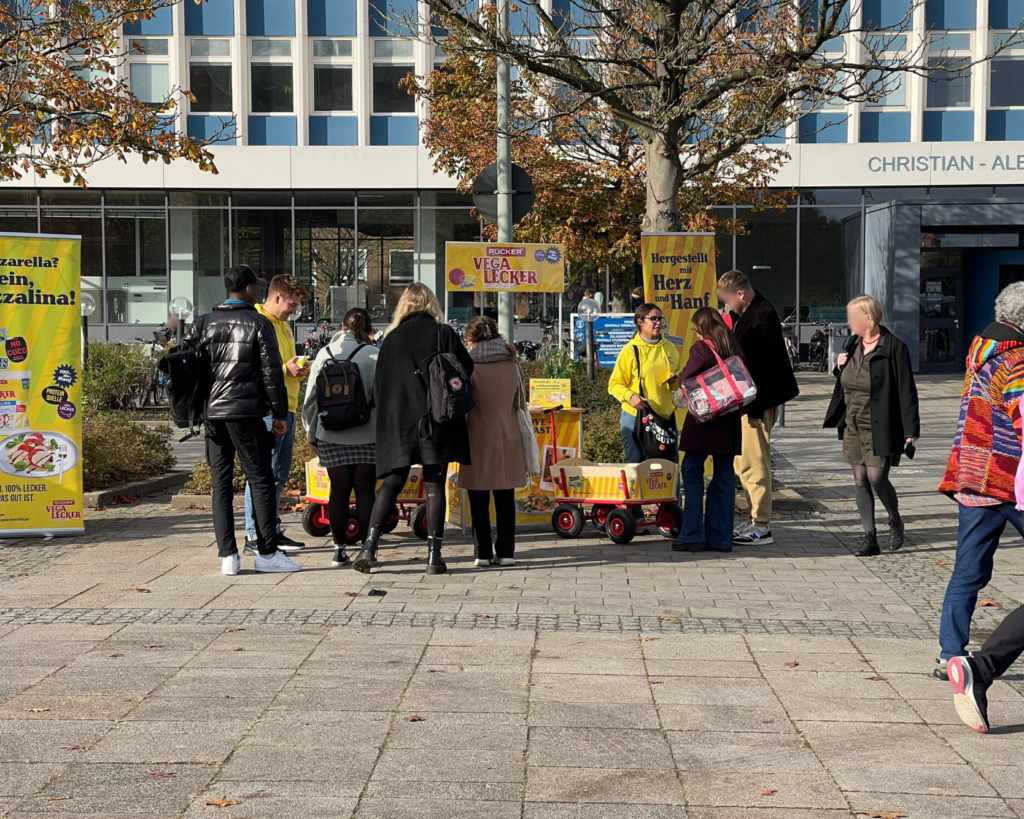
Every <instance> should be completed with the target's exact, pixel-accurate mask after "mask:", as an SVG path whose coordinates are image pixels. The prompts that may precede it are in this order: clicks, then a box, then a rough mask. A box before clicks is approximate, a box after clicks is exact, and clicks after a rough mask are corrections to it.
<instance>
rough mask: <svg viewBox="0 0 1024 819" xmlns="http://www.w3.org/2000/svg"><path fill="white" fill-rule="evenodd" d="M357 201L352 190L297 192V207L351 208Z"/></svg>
mask: <svg viewBox="0 0 1024 819" xmlns="http://www.w3.org/2000/svg"><path fill="white" fill-rule="evenodd" d="M355 203H356V195H355V193H354V192H352V191H298V192H297V193H296V194H295V207H297V208H351V207H352V206H353V205H355Z"/></svg>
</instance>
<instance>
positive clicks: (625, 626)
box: [0, 608, 935, 640]
mask: <svg viewBox="0 0 1024 819" xmlns="http://www.w3.org/2000/svg"><path fill="white" fill-rule="evenodd" d="M68 623H87V624H97V623H103V624H113V625H131V624H136V623H139V624H151V625H165V626H166V625H181V626H211V625H217V626H219V625H226V626H235V625H247V626H260V625H275V626H276V625H298V626H310V625H314V626H315V625H323V626H355V627H364V626H378V627H389V626H401V627H412V628H469V629H498V630H509V631H571V632H605V633H608V632H639V631H645V632H648V631H650V632H654V631H656V632H661V633H664V634H797V635H815V636H817V635H826V636H827V635H831V636H837V637H902V638H907V639H918V640H932V639H934V638H935V631H934V629H932V628H931V627H930V626H928V625H926V624H923V623H922V624H915V623H892V622H886V621H880V622H862V621H859V620H856V621H848V620H768V619H744V620H739V619H727V618H691V617H682V618H676V617H635V616H628V615H596V614H595V615H588V614H551V615H545V614H495V615H487V614H430V613H412V612H410V613H403V612H365V611H360V612H349V611H331V610H326V609H317V610H310V609H269V610H266V611H250V610H238V609H235V610H228V609H71V608H68V609H54V608H49V609H37V608H17V609H0V625H30V624H31V625H46V624H55V625H66V624H68Z"/></svg>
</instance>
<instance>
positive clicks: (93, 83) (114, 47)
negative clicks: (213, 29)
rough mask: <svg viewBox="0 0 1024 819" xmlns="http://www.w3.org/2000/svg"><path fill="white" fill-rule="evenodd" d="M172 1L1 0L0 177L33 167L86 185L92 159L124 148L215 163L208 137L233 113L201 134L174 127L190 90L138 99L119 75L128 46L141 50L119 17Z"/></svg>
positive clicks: (121, 154)
mask: <svg viewBox="0 0 1024 819" xmlns="http://www.w3.org/2000/svg"><path fill="white" fill-rule="evenodd" d="M198 1H199V0H185V2H198ZM177 2H180V0H88V2H82V1H81V0H58V1H57V2H54V1H53V0H0V129H2V136H0V181H2V180H12V179H20V178H21V177H22V176H23V175H24V174H26V173H32V172H34V173H35V174H37V175H38V176H39V177H46V176H48V175H50V174H55V175H56V176H58V177H60V178H61V179H63V180H64V181H65V182H73V183H75V184H77V185H84V184H85V172H86V170H87V169H88V168H89V167H90V166H92V165H94V164H95V163H97V162H100V161H102V160H104V159H107V158H110V157H116V158H118V159H121V160H124V159H125V158H126V157H127V155H129V154H135V155H137V156H139V157H141V158H142V161H143V162H152V161H156V160H161V161H163V162H166V163H169V162H170V161H171V160H172V159H176V158H182V159H184V160H186V161H189V162H193V163H195V164H196V165H198V166H199V167H200V168H201V169H202V170H204V171H212V172H214V173H216V168H215V167H214V164H213V157H212V155H211V154H210V152H209V150H208V149H207V148H206V147H205V145H206V144H208V143H210V142H218V141H222V140H223V139H225V138H227V137H228V136H229V135H230V132H231V131H232V130H233V123H231V122H228V123H226V124H225V126H224V128H223V129H222V131H221V132H220V133H219V134H216V135H214V136H213V137H212V138H211V139H209V140H204V141H203V143H200V142H198V141H197V140H195V139H193V138H191V137H188V136H186V135H185V134H184V133H182V132H181V131H180V130H178V129H176V128H175V122H176V120H177V118H178V112H179V111H180V103H181V101H182V99H183V97H185V96H186V95H187V93H188V92H187V91H185V90H183V89H180V88H175V89H171V91H170V93H169V94H168V95H167V96H166V97H165V98H164V99H161V100H157V101H147V102H142V101H140V100H139V99H137V98H136V96H135V95H134V94H132V92H131V89H130V88H129V87H128V83H127V80H126V77H125V71H124V67H125V62H126V59H127V57H128V54H129V52H130V51H131V50H132V49H135V50H136V52H137V53H143V52H142V47H141V45H140V44H139V43H133V42H132V41H131V40H130V39H128V40H127V46H126V44H125V43H126V40H125V38H122V33H121V32H122V27H123V26H124V25H125V24H126V23H136V22H138V21H139V20H145V19H149V18H152V17H153V16H154V15H155V14H156V12H157V11H158V10H159V9H161V8H164V7H166V6H171V5H174V4H175V3H177Z"/></svg>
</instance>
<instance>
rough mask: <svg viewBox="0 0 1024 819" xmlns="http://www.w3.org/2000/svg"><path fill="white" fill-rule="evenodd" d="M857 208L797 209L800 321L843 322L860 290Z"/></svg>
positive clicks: (859, 242) (859, 236)
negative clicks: (851, 301)
mask: <svg viewBox="0 0 1024 819" xmlns="http://www.w3.org/2000/svg"><path fill="white" fill-rule="evenodd" d="M861 222H862V220H861V212H860V208H829V207H825V208H811V207H803V208H801V209H800V321H801V322H810V323H811V324H818V323H821V324H830V323H845V322H846V309H845V305H846V304H847V302H849V301H850V299H852V298H853V297H854V296H856V295H857V294H858V293H860V292H861V289H862V288H861V273H860V267H861V262H860V259H861V241H862V238H861V227H862V224H861Z"/></svg>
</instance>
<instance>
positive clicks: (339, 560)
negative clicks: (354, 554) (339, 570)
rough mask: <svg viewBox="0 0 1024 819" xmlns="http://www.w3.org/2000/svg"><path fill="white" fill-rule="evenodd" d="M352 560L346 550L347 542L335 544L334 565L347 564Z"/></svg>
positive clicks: (332, 562) (332, 563)
mask: <svg viewBox="0 0 1024 819" xmlns="http://www.w3.org/2000/svg"><path fill="white" fill-rule="evenodd" d="M351 562H352V558H350V557H349V556H348V552H346V551H345V544H344V543H342V544H341V545H340V546H339V545H338V544H337V543H335V544H334V560H332V561H331V565H332V566H347V565H348V564H349V563H351Z"/></svg>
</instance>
